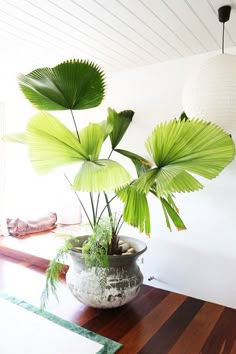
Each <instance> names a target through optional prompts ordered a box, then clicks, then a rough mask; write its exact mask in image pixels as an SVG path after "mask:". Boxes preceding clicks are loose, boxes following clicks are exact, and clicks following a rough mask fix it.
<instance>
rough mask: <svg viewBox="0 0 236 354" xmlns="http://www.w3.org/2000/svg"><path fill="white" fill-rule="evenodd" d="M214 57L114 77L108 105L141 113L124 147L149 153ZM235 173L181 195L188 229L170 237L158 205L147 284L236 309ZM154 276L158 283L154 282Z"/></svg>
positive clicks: (154, 206)
mask: <svg viewBox="0 0 236 354" xmlns="http://www.w3.org/2000/svg"><path fill="white" fill-rule="evenodd" d="M231 52H233V50H232V51H231ZM210 55H212V54H208V55H200V56H195V57H191V58H187V59H181V60H177V61H171V62H166V63H163V64H158V65H150V66H146V67H141V68H138V69H135V70H130V71H125V72H121V73H115V74H112V75H110V76H109V77H108V88H107V92H108V94H107V99H106V104H107V105H110V106H112V107H114V108H115V109H117V110H123V109H133V110H134V111H135V112H136V114H135V116H134V119H133V122H132V125H131V126H130V130H129V132H128V139H126V142H125V143H124V144H122V148H129V149H131V150H132V151H134V152H138V153H144V154H146V152H145V150H144V148H143V146H144V141H145V140H146V138H147V136H148V135H149V134H150V133H151V131H152V129H153V128H154V126H155V125H156V124H157V123H159V122H161V121H164V120H168V119H171V118H173V117H178V116H179V114H180V113H181V112H182V110H183V108H182V104H181V94H182V88H183V85H184V83H185V81H186V79H187V76H188V75H189V73H190V72H191V71H192V70H194V68H195V67H197V66H198V65H200V64H201V62H203V61H204V60H206V58H207V57H209V56H210ZM231 133H234V134H235V133H236V132H232V131H231ZM235 136H236V135H234V137H235ZM235 172H236V162H235V161H234V162H233V163H232V164H231V165H230V166H229V167H227V169H226V170H225V171H224V172H223V173H222V174H221V175H220V176H219V177H218V178H217V179H215V180H213V181H208V180H206V181H204V185H205V188H204V189H203V190H202V191H200V192H196V193H190V194H182V195H181V194H179V195H177V199H176V201H177V205H178V206H179V208H180V213H181V216H182V218H183V220H184V222H185V224H186V226H187V230H186V231H179V232H178V231H176V230H174V229H173V231H172V233H170V232H169V231H168V229H167V228H166V227H165V221H164V217H163V213H162V210H161V208H160V205H158V203H157V204H156V203H154V201H152V208H151V213H152V233H151V238H150V239H147V238H146V237H145V236H141V237H142V238H143V239H144V240H145V241H146V243H147V245H148V251H147V252H146V254H145V255H144V264H143V266H142V267H143V272H144V275H145V283H147V284H150V285H153V286H156V287H161V288H165V289H170V290H174V291H176V292H179V293H183V294H187V295H190V296H193V297H197V298H201V299H205V300H209V301H212V302H216V303H220V304H224V305H227V306H231V307H235V308H236V282H235V271H236V232H235V230H236V218H235V216H236V202H235V199H236V183H235ZM130 231H131V233H132V234H134V235H137V232H136V231H135V230H134V229H131V230H130ZM149 276H154V277H156V278H158V280H153V281H152V282H151V283H149V282H148V280H147V279H148V277H149Z"/></svg>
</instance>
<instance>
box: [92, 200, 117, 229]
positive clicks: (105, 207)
mask: <svg viewBox="0 0 236 354" xmlns="http://www.w3.org/2000/svg"><path fill="white" fill-rule="evenodd" d="M116 197H117V196H116V195H114V196H113V197H112V198H111V199H110V200H109V201H108V204H110V203H111V202H112V201H113V200H114V199H115V198H116ZM106 209H107V204H106V205H105V206H104V208H103V209H102V211H101V213H100V215H99V217H98V219H97V224H98V223H99V221H100V219H101V217H102V215H103V213H104V211H105V210H106Z"/></svg>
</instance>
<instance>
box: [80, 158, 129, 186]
mask: <svg viewBox="0 0 236 354" xmlns="http://www.w3.org/2000/svg"><path fill="white" fill-rule="evenodd" d="M130 180H131V177H130V175H129V173H128V172H127V171H126V170H125V168H124V167H123V166H121V165H120V164H119V163H118V162H116V161H113V160H105V159H100V160H97V161H85V162H83V164H82V165H81V167H80V169H79V171H78V173H77V175H76V176H75V179H74V183H73V189H74V190H79V191H85V192H86V191H87V192H109V191H114V190H115V189H117V188H120V187H123V186H124V185H127V184H128V183H129V182H130Z"/></svg>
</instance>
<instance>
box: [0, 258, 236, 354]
mask: <svg viewBox="0 0 236 354" xmlns="http://www.w3.org/2000/svg"><path fill="white" fill-rule="evenodd" d="M44 279H45V278H44V268H43V267H42V266H41V267H40V266H35V265H33V264H31V263H30V262H29V259H27V261H22V260H21V261H19V260H16V259H13V258H9V257H7V256H4V255H0V290H3V291H6V292H8V293H9V294H11V295H14V296H16V297H18V298H21V299H24V300H25V301H27V302H30V303H32V304H34V305H36V306H38V301H39V295H40V292H41V290H42V288H43V285H44ZM59 297H60V303H59V304H58V303H57V302H56V301H55V300H51V301H50V303H49V305H48V311H49V312H52V313H54V314H56V315H58V316H60V317H62V318H64V319H66V320H69V321H71V322H73V323H76V324H78V325H80V326H83V327H85V328H87V329H89V330H91V331H94V332H96V333H99V334H101V335H103V336H106V337H109V338H111V339H114V340H115V341H118V342H120V343H122V344H123V348H122V349H121V350H120V351H119V353H120V354H122V353H123V354H136V353H142V354H147V353H150V354H165V353H169V354H195V353H196V354H198V353H202V354H236V310H233V309H230V308H226V307H223V306H220V305H215V304H212V303H209V302H204V301H201V300H197V299H193V298H191V297H186V296H183V295H179V294H174V293H170V292H168V291H164V290H160V289H156V288H152V287H150V286H143V287H142V290H141V292H140V294H139V296H138V297H137V298H136V299H135V300H134V301H133V302H132V303H131V304H128V305H125V306H123V307H122V308H119V309H113V310H98V309H92V308H89V307H87V306H85V305H82V304H80V303H79V302H78V301H77V300H76V299H75V298H74V297H73V296H72V295H71V294H70V292H69V291H68V289H67V288H66V286H65V285H62V286H61V287H60V289H59ZM1 354H4V353H1ZM32 354H33V353H32ZM85 354H89V353H85Z"/></svg>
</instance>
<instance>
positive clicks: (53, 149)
mask: <svg viewBox="0 0 236 354" xmlns="http://www.w3.org/2000/svg"><path fill="white" fill-rule="evenodd" d="M26 142H27V144H28V147H29V157H30V160H31V162H32V165H33V167H34V168H35V169H36V171H37V172H38V173H40V174H44V173H48V172H49V171H51V170H52V169H54V168H55V167H59V166H63V165H65V164H70V163H74V162H78V161H83V160H85V159H86V150H85V149H84V148H83V147H82V144H81V143H80V142H79V140H78V139H77V137H76V136H75V134H74V133H73V132H71V131H70V130H69V129H68V128H67V127H66V126H65V125H64V124H62V123H61V122H60V121H59V120H58V119H56V118H55V117H53V116H52V115H51V114H49V113H46V112H40V113H37V114H36V115H35V116H34V117H33V118H32V119H31V120H30V121H29V123H28V126H27V131H26Z"/></svg>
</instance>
